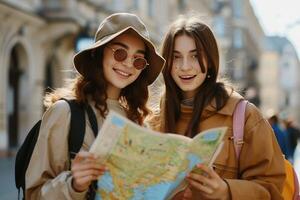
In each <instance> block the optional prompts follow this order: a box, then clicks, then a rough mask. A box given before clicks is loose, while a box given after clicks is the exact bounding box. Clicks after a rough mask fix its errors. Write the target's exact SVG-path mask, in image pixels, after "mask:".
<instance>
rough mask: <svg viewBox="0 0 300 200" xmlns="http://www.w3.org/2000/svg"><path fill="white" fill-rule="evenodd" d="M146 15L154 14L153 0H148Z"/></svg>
mask: <svg viewBox="0 0 300 200" xmlns="http://www.w3.org/2000/svg"><path fill="white" fill-rule="evenodd" d="M148 16H149V17H153V16H154V0H148Z"/></svg>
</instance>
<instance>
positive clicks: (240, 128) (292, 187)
mask: <svg viewBox="0 0 300 200" xmlns="http://www.w3.org/2000/svg"><path fill="white" fill-rule="evenodd" d="M247 103H248V101H246V100H242V101H240V102H239V103H238V105H237V106H236V108H235V111H234V114H233V140H234V148H235V153H236V157H237V158H238V159H239V157H240V152H241V148H242V144H243V136H244V122H245V110H246V106H247ZM284 166H285V173H286V178H285V181H284V185H283V190H282V192H281V195H282V197H283V199H285V200H300V195H299V182H298V178H297V174H296V172H295V170H294V168H293V165H292V164H291V163H290V162H289V161H288V160H287V159H284Z"/></svg>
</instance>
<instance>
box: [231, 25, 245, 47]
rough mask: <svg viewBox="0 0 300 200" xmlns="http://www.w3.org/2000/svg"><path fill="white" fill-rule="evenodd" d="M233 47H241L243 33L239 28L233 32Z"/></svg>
mask: <svg viewBox="0 0 300 200" xmlns="http://www.w3.org/2000/svg"><path fill="white" fill-rule="evenodd" d="M233 47H234V48H236V49H240V48H242V47H243V32H242V30H241V29H240V28H237V29H235V30H234V31H233Z"/></svg>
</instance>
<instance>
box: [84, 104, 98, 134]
mask: <svg viewBox="0 0 300 200" xmlns="http://www.w3.org/2000/svg"><path fill="white" fill-rule="evenodd" d="M85 110H86V112H87V115H88V118H89V122H90V124H91V127H92V130H93V133H94V136H95V137H96V136H97V135H98V123H97V117H96V115H95V113H94V111H93V109H92V107H91V106H90V105H89V104H87V105H85Z"/></svg>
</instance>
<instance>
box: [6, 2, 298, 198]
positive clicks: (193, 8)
mask: <svg viewBox="0 0 300 200" xmlns="http://www.w3.org/2000/svg"><path fill="white" fill-rule="evenodd" d="M299 8H300V2H299V1H298V0H285V1H273V0H22V1H19V0H0V19H1V23H0V71H1V73H0V185H1V187H0V199H1V200H11V199H17V190H16V189H15V187H14V156H15V153H16V150H17V149H18V147H19V146H20V144H22V142H23V140H24V138H25V137H26V134H27V133H28V131H29V129H30V128H31V127H32V126H33V124H34V123H35V122H36V121H37V120H39V119H40V118H41V116H42V113H43V112H44V107H43V104H42V101H43V95H44V94H45V92H47V91H49V88H57V87H60V86H62V85H63V83H64V80H65V79H66V78H70V77H74V75H75V73H74V71H73V66H72V57H73V55H74V54H75V53H76V52H78V51H80V50H82V49H84V48H87V47H88V46H89V45H90V44H91V43H92V42H93V35H94V33H95V32H96V30H97V28H98V25H99V23H100V22H101V21H102V20H103V19H104V18H105V17H106V16H108V15H110V14H111V13H114V12H131V13H135V14H137V15H138V16H140V17H141V18H142V20H143V21H144V22H145V23H146V26H147V28H148V30H149V32H150V36H151V38H152V40H153V41H154V42H155V43H156V45H157V47H160V44H161V41H162V39H163V37H164V34H165V31H166V29H167V28H168V25H169V24H170V22H171V21H173V20H174V19H176V18H177V17H178V16H179V15H180V14H187V13H188V14H191V13H194V14H197V15H200V16H202V18H203V21H204V22H206V23H208V24H209V25H210V26H211V27H212V29H213V31H214V33H215V35H216V37H217V41H218V44H219V47H220V55H221V71H220V73H221V76H225V77H227V78H229V79H230V80H231V81H232V82H233V83H234V84H235V85H236V86H237V87H238V88H240V91H241V93H242V94H243V95H244V96H245V98H247V99H248V100H249V101H251V102H252V103H254V104H255V105H256V106H257V107H259V108H260V110H261V111H262V113H263V115H264V116H265V117H266V118H269V117H271V116H277V117H278V119H279V125H280V127H281V128H282V129H283V130H285V129H286V125H287V122H290V123H291V124H293V125H294V126H295V127H299V125H300V101H299V99H300V79H299V75H300V62H299V57H300V14H299V11H298V10H299ZM161 83H162V78H161V77H160V78H159V79H158V80H157V81H156V82H155V83H154V84H153V85H152V86H151V88H150V90H151V91H152V92H154V94H155V93H158V92H159V90H160V85H161ZM262 139H263V138H262ZM293 141H296V144H297V141H298V136H297V137H295V138H294V139H293ZM291 160H294V165H295V167H296V170H297V172H298V173H300V147H297V149H296V151H295V156H294V159H293V158H291Z"/></svg>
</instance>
